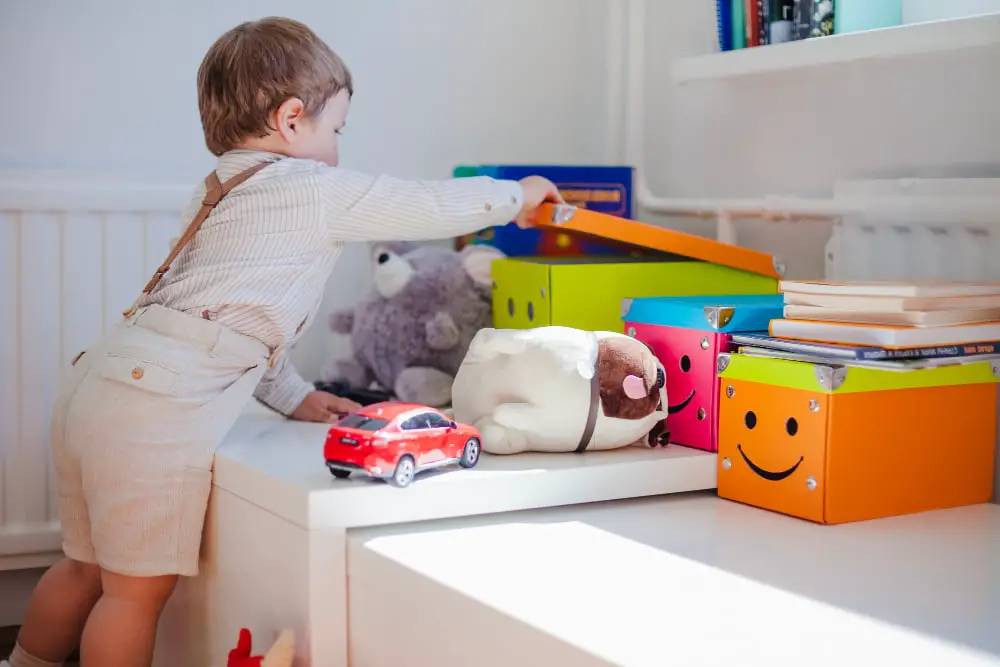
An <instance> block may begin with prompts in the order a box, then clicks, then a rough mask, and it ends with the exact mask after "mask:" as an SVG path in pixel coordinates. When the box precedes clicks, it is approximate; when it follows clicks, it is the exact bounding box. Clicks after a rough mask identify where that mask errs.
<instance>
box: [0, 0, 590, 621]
mask: <svg viewBox="0 0 1000 667" xmlns="http://www.w3.org/2000/svg"><path fill="white" fill-rule="evenodd" d="M604 13H605V8H604V3H601V2H579V1H578V0H545V1H544V2H538V1H537V0H506V1H505V2H489V3H487V2H478V1H477V2H470V1H469V0H421V1H420V2H413V0H364V1H363V2H361V1H358V0H322V1H321V0H284V1H283V2H280V3H279V2H274V1H271V2H267V1H264V0H171V1H170V2H163V1H162V0H158V1H156V2H152V1H150V0H74V1H73V2H65V1H64V0H2V1H0V91H2V92H0V101H2V104H0V168H39V169H68V170H88V171H90V170H97V171H101V172H127V173H129V174H131V175H132V176H133V177H135V178H148V179H149V180H151V181H156V182H159V181H167V182H171V183H174V182H178V181H181V182H189V183H191V184H192V186H193V185H194V184H195V183H196V182H197V181H199V180H200V179H201V178H203V177H204V175H205V174H206V173H207V172H208V171H209V170H210V169H211V167H212V165H213V159H212V157H211V156H210V155H209V153H208V151H207V150H206V149H205V148H204V145H203V142H202V136H201V129H200V124H199V119H198V110H197V104H196V97H195V72H196V70H197V67H198V64H199V62H200V60H201V58H202V56H203V54H204V52H205V50H206V49H207V48H208V46H209V45H210V44H211V42H212V41H213V40H214V39H215V38H216V37H217V36H218V35H219V34H221V33H222V32H223V31H225V30H226V29H228V28H230V27H231V26H233V25H235V24H237V23H239V22H240V21H243V20H248V19H254V18H259V17H262V16H267V15H272V14H281V15H284V16H289V17H292V18H296V19H299V20H302V21H305V22H306V23H308V24H309V25H310V26H312V27H313V28H314V29H315V30H316V31H317V32H318V33H319V34H320V35H321V36H322V37H323V38H324V39H325V40H327V41H328V43H329V44H330V45H331V46H332V47H333V48H334V49H335V50H337V51H338V52H339V53H340V54H341V55H342V56H343V57H344V58H345V60H346V61H347V63H348V65H349V66H350V67H351V69H352V70H353V73H354V75H355V81H356V93H355V97H354V104H353V109H352V112H351V116H350V118H349V120H348V128H347V132H346V134H345V136H344V138H343V159H344V164H345V166H349V167H354V168H360V169H364V170H369V171H372V172H382V171H385V172H389V173H392V174H395V175H398V176H404V177H422V178H436V177H447V176H450V174H451V169H452V167H453V166H454V165H456V164H458V163H462V162H472V163H479V162H491V161H503V162H533V161H548V162H561V161H565V162H577V163H579V162H600V161H603V160H605V151H606V142H605V137H606V131H605V125H606V122H607V110H606V105H605V102H604V100H603V97H602V89H603V88H604V85H603V81H602V77H603V76H604V68H603V65H602V63H603V59H604V52H603V49H604V48H605V41H604V40H605V30H604ZM164 254H166V248H164ZM366 262H367V253H366V252H365V251H364V249H363V248H361V247H358V248H355V249H353V250H352V251H348V252H346V253H345V254H344V256H343V259H342V260H341V262H340V265H339V266H338V267H337V270H336V271H335V273H334V275H333V277H332V278H331V281H330V288H329V290H328V295H327V302H326V304H325V307H326V309H327V310H329V309H330V308H334V307H339V306H343V305H347V304H350V303H352V302H353V299H354V297H355V295H356V294H357V293H358V292H359V291H360V290H363V289H365V288H366V286H367V271H366V269H367V264H366ZM141 287H142V285H139V284H137V285H135V289H136V291H138V290H140V289H141ZM343 349H344V346H343V343H342V342H341V341H337V340H335V339H334V338H333V335H332V334H330V333H329V332H328V331H327V330H326V329H325V318H322V319H321V320H320V321H319V325H318V326H316V327H314V328H313V330H312V331H310V332H309V334H308V335H307V337H306V339H305V340H304V341H303V343H302V345H300V346H299V347H298V349H296V351H295V358H296V361H297V363H298V365H299V368H300V369H301V370H302V372H303V374H304V375H306V376H307V377H310V376H313V377H314V376H315V375H316V373H317V371H318V368H319V367H320V366H321V365H322V364H323V363H324V362H325V361H326V360H327V359H328V358H329V356H330V355H331V354H333V353H335V352H340V351H343ZM11 577H12V575H2V574H0V624H2V623H4V622H5V620H9V619H10V618H11V617H12V616H14V617H16V615H15V614H12V613H11V608H16V607H18V606H19V604H20V602H19V601H20V599H21V598H22V597H23V596H21V595H19V594H17V591H19V590H20V591H22V592H23V591H25V590H27V588H26V587H25V586H24V585H23V584H24V575H18V582H19V585H18V586H14V584H13V583H12V581H13V580H12V578H11ZM5 607H6V609H5ZM15 612H16V610H15Z"/></svg>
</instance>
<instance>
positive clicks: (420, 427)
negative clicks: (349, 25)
mask: <svg viewBox="0 0 1000 667" xmlns="http://www.w3.org/2000/svg"><path fill="white" fill-rule="evenodd" d="M481 443H482V439H481V437H480V435H479V431H477V430H476V429H474V428H472V427H471V426H466V425H465V424H456V423H455V422H453V421H451V420H450V419H448V418H447V417H445V416H444V415H443V414H441V413H440V412H438V411H437V410H435V409H434V408H428V407H427V406H424V405H412V404H407V403H389V402H387V403H375V404H373V405H368V406H365V407H363V408H361V409H360V410H358V411H357V412H353V413H351V414H349V415H347V416H346V417H344V418H343V419H341V420H340V421H339V422H337V423H336V424H334V425H333V426H332V427H330V431H329V433H328V434H327V436H326V444H325V445H324V446H323V456H324V457H325V458H326V467H327V468H329V469H330V472H331V473H332V474H333V476H334V477H337V478H338V479H344V478H346V477H348V476H349V475H350V474H351V473H352V472H364V473H367V474H368V475H369V476H371V477H375V478H378V479H385V480H387V481H389V482H391V483H392V484H393V485H394V486H398V487H404V486H409V484H410V482H412V481H413V478H414V476H415V475H416V474H417V473H418V472H421V471H423V470H429V469H431V468H440V467H443V466H447V465H451V464H454V463H457V464H458V465H460V466H462V467H463V468H472V467H473V466H475V465H476V464H477V463H478V462H479V455H480V453H482V444H481Z"/></svg>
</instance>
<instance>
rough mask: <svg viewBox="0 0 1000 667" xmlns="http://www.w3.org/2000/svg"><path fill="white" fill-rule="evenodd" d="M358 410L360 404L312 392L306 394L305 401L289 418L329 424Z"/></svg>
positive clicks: (327, 393)
mask: <svg viewBox="0 0 1000 667" xmlns="http://www.w3.org/2000/svg"><path fill="white" fill-rule="evenodd" d="M360 408H361V405H360V404H358V403H355V402H354V401H350V400H348V399H346V398H341V397H339V396H334V395H333V394H331V393H329V392H325V391H314V392H311V393H309V394H306V397H305V399H304V400H303V401H302V403H300V404H299V407H297V408H295V412H293V413H292V414H291V415H290V416H291V418H292V419H296V420H298V421H303V422H319V423H321V424H331V423H333V422H335V421H337V420H338V419H340V418H341V417H343V416H344V415H346V414H347V413H349V412H354V411H355V410H358V409H360Z"/></svg>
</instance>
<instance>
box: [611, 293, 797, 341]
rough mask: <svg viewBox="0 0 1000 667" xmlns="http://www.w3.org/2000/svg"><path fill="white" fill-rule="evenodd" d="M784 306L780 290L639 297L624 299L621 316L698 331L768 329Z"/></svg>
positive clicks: (644, 322)
mask: <svg viewBox="0 0 1000 667" xmlns="http://www.w3.org/2000/svg"><path fill="white" fill-rule="evenodd" d="M784 307H785V300H784V297H783V296H782V295H781V294H738V295H737V294H734V295H721V296H718V295H716V296H657V297H642V298H638V299H626V300H625V303H623V304H622V312H623V313H625V315H624V316H623V317H622V319H623V320H627V321H629V322H636V323H639V324H658V325H660V326H666V327H680V328H682V329H696V330H699V331H720V332H728V333H731V332H736V331H739V332H747V331H767V327H768V324H770V322H771V320H773V319H780V318H781V317H783V314H784Z"/></svg>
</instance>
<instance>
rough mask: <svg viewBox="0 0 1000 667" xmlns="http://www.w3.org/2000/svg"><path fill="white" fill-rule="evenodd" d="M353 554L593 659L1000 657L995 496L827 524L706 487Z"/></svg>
mask: <svg viewBox="0 0 1000 667" xmlns="http://www.w3.org/2000/svg"><path fill="white" fill-rule="evenodd" d="M351 548H352V550H355V549H363V550H366V552H370V553H374V554H377V555H378V556H379V557H382V558H386V559H390V560H391V561H393V562H396V563H398V564H400V565H402V567H403V568H405V570H406V571H411V572H413V573H415V575H416V576H421V577H426V578H427V579H428V580H430V581H433V582H436V583H437V584H440V585H442V586H446V587H448V589H450V590H453V591H456V592H459V593H461V594H462V595H463V596H467V597H470V598H472V599H474V600H476V601H478V602H481V603H482V605H483V606H482V609H484V610H491V611H490V613H499V614H502V615H504V618H512V619H514V620H515V621H520V622H522V623H525V624H528V625H530V626H531V627H533V628H537V629H538V630H539V631H541V632H544V633H545V634H546V635H547V636H550V637H552V636H554V637H557V638H558V639H560V640H561V641H563V642H566V643H567V644H569V645H572V646H573V648H574V649H576V650H578V651H579V652H580V653H579V655H580V656H585V655H588V656H591V657H590V658H588V660H589V662H588V661H586V660H585V661H582V662H581V663H580V664H591V663H592V662H593V657H595V656H596V657H597V658H598V659H599V660H602V661H606V663H607V664H612V665H623V666H625V665H627V666H629V667H636V666H639V665H642V666H647V665H648V666H650V667H653V666H654V665H655V666H657V667H659V666H662V665H684V666H685V667H696V666H701V665H730V666H739V667H752V666H756V665H760V666H761V667H763V666H765V665H766V666H767V667H776V666H785V665H789V666H790V665H795V666H796V667H799V666H801V665H808V666H809V667H825V666H829V667H845V666H851V665H856V666H858V667H867V666H868V665H873V666H874V665H879V666H881V665H900V666H904V665H905V666H906V667H911V666H915V665H927V666H930V665H934V666H941V667H972V666H976V667H979V666H984V665H992V666H996V665H1000V506H997V505H992V504H990V505H979V506H973V507H966V508H960V509H955V510H945V511H939V512H931V513H924V514H917V515H911V516H905V517H895V518H890V519H883V520H879V521H869V522H863V523H854V524H846V525H841V526H822V525H817V524H812V523H809V522H806V521H801V520H798V519H793V518H789V517H785V516H781V515H778V514H773V513H770V512H766V511H763V510H757V509H754V508H750V507H747V506H743V505H739V504H736V503H730V502H727V501H724V500H719V499H718V498H716V497H714V495H711V494H704V493H697V494H685V495H677V496H671V497H664V498H650V499H642V500H629V501H620V502H614V503H601V504H598V505H588V506H583V507H568V508H559V509H547V510H535V511H529V512H519V513H516V514H509V515H504V516H491V517H476V518H467V519H453V520H447V521H435V522H430V523H421V524H415V525H410V526H394V527H384V528H372V529H364V530H359V531H355V532H354V533H353V534H352V537H351ZM352 558H353V556H352ZM358 558H360V556H358ZM456 563H475V564H476V566H475V567H455V564H456ZM428 604H431V602H430V601H429V602H428ZM477 608H478V607H477ZM414 612H415V615H416V616H419V610H414ZM488 618H489V616H488V615H485V616H483V617H482V618H480V617H478V616H477V618H476V619H456V624H459V623H461V622H466V620H468V622H469V623H473V622H479V623H482V622H485V621H486V620H487V619H488ZM461 635H462V631H461V628H460V627H458V625H456V626H454V627H452V628H451V633H450V636H451V637H453V638H454V637H460V636H461ZM453 649H454V650H455V651H458V652H457V653H455V654H456V655H461V654H462V653H461V651H460V650H459V647H453ZM602 664H605V663H603V662H602Z"/></svg>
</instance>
